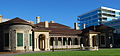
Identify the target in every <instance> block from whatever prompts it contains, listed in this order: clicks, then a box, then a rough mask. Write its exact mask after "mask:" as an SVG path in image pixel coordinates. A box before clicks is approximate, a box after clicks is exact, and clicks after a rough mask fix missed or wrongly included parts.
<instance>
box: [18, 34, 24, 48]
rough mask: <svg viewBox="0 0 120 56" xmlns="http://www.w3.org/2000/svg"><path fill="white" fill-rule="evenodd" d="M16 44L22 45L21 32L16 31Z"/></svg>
mask: <svg viewBox="0 0 120 56" xmlns="http://www.w3.org/2000/svg"><path fill="white" fill-rule="evenodd" d="M17 46H23V33H17Z"/></svg>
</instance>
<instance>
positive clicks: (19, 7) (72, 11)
mask: <svg viewBox="0 0 120 56" xmlns="http://www.w3.org/2000/svg"><path fill="white" fill-rule="evenodd" d="M119 5H120V0H0V14H1V15H3V16H4V18H10V19H12V18H15V17H20V18H22V19H26V20H32V21H36V19H35V17H36V16H40V17H41V21H51V20H54V21H55V22H57V23H60V24H65V25H67V26H70V27H72V28H73V23H74V22H77V20H76V19H77V16H79V15H81V14H83V13H86V12H89V11H91V10H94V9H96V8H98V7H100V6H106V7H110V8H115V9H120V6H119Z"/></svg>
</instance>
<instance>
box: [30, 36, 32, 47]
mask: <svg viewBox="0 0 120 56" xmlns="http://www.w3.org/2000/svg"><path fill="white" fill-rule="evenodd" d="M29 44H30V46H32V34H29Z"/></svg>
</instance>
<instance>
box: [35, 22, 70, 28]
mask: <svg viewBox="0 0 120 56" xmlns="http://www.w3.org/2000/svg"><path fill="white" fill-rule="evenodd" d="M35 26H36V27H44V26H45V22H40V23H37V24H35ZM49 28H62V29H63V28H67V29H70V27H69V26H66V25H62V24H59V23H49Z"/></svg>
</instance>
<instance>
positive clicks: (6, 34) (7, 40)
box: [5, 33, 9, 47]
mask: <svg viewBox="0 0 120 56" xmlns="http://www.w3.org/2000/svg"><path fill="white" fill-rule="evenodd" d="M8 46H9V33H5V47H8Z"/></svg>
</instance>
